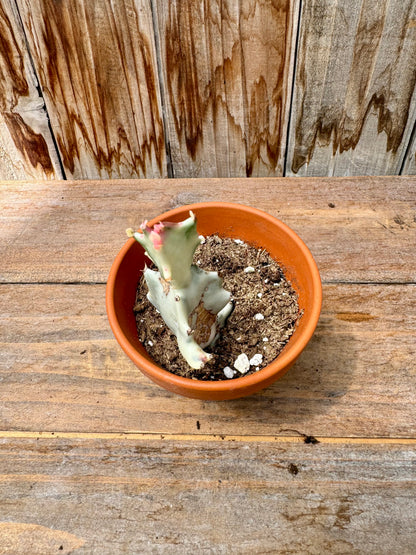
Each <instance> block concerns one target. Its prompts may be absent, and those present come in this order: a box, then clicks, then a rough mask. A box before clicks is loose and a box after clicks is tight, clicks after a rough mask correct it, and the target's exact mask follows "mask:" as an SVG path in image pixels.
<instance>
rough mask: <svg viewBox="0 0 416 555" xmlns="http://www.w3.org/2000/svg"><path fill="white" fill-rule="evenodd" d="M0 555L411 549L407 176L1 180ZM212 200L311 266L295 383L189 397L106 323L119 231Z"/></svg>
mask: <svg viewBox="0 0 416 555" xmlns="http://www.w3.org/2000/svg"><path fill="white" fill-rule="evenodd" d="M0 199H1V200H0V206H1V212H0V230H1V243H0V250H1V266H0V268H1V277H0V280H1V285H0V291H1V296H0V304H1V309H0V318H1V352H0V372H1V373H0V430H1V432H0V479H1V494H0V521H1V522H0V554H3V553H7V554H13V555H14V554H16V553H25V554H32V555H34V554H41V555H45V554H49V553H56V554H57V553H76V554H82V553H85V554H91V553H93V554H100V555H101V554H107V553H108V554H116V553H129V554H130V553H169V554H176V553H178V554H183V553H191V554H194V553H224V554H225V553H245V554H250V555H251V554H257V553H302V554H304V553H314V554H322V553H348V554H351V553H366V554H372V553H374V554H381V553H386V554H392V553H398V554H399V553H400V554H401V555H402V554H407V553H408V554H410V553H412V554H413V553H414V552H415V545H416V527H415V516H416V495H415V494H416V404H415V401H416V388H415V385H416V384H415V376H416V363H415V352H416V342H415V319H416V315H415V304H416V290H415V282H416V257H415V247H416V221H415V220H416V216H415V215H416V210H415V208H416V179H415V178H410V177H386V178H342V179H340V178H338V179H336V178H325V179H321V178H315V179H288V178H286V179H275V178H270V179H251V180H243V179H241V180H240V179H229V180H215V179H210V180H197V181H194V180H182V179H181V180H170V181H166V180H149V181H84V182H68V181H59V182H30V183H19V182H3V183H1V184H0ZM214 199H221V200H227V201H234V202H242V203H245V204H251V205H253V206H256V207H258V208H261V209H264V210H266V211H268V212H269V213H271V214H273V215H275V216H277V217H280V218H281V219H282V220H283V221H285V222H286V223H287V224H289V225H290V226H291V227H292V228H293V229H294V230H295V231H297V232H298V233H299V235H300V236H301V237H302V238H303V239H304V240H305V242H306V243H307V244H308V246H309V247H310V249H311V251H312V253H313V254H314V256H315V259H316V261H317V263H318V266H319V268H320V271H321V275H322V280H323V285H324V304H323V311H322V315H321V319H320V323H319V325H318V328H317V331H316V333H315V335H314V337H313V339H312V341H311V343H310V344H309V346H308V347H307V349H306V351H305V352H304V353H303V355H302V356H301V358H300V360H299V361H298V362H297V363H296V365H295V366H294V367H293V368H292V370H291V371H290V372H289V373H288V374H287V375H286V376H285V377H284V378H282V379H281V380H280V381H278V382H276V383H275V384H274V385H273V386H272V387H270V388H268V389H267V390H265V391H263V392H262V393H259V394H257V395H255V396H253V397H250V398H246V399H242V400H237V401H231V402H202V401H197V400H191V399H186V398H182V397H178V396H175V395H173V394H170V393H168V392H166V391H164V390H162V389H160V388H159V387H157V386H156V385H154V384H153V383H152V382H150V381H149V380H148V379H147V378H145V377H144V376H142V375H141V374H140V373H139V371H138V370H137V369H136V367H135V366H134V365H133V364H132V363H131V362H130V360H129V359H128V358H127V357H126V356H125V355H124V353H123V352H122V351H121V349H120V348H119V346H118V344H117V343H116V341H115V339H114V338H113V335H112V333H111V331H110V329H109V325H108V323H107V317H106V313H105V306H104V292H105V283H106V279H107V275H108V271H109V268H110V265H111V263H112V260H113V258H114V257H115V255H116V253H117V252H118V250H119V249H120V247H121V246H122V244H123V243H124V241H125V235H124V230H125V228H127V227H129V226H133V227H134V226H138V225H139V224H140V222H141V220H142V219H143V218H144V217H150V216H155V215H157V214H159V213H161V212H162V211H164V210H166V209H169V208H172V207H174V206H177V205H181V204H185V203H190V202H195V201H205V200H214Z"/></svg>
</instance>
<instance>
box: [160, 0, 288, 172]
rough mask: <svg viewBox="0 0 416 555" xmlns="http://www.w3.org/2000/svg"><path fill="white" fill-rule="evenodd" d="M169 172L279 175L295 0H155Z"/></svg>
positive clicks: (282, 156) (281, 164) (283, 145)
mask: <svg viewBox="0 0 416 555" xmlns="http://www.w3.org/2000/svg"><path fill="white" fill-rule="evenodd" d="M154 4H155V8H156V13H157V20H158V30H159V31H158V32H159V41H160V56H161V65H162V69H163V82H164V84H163V88H164V91H165V103H166V108H167V128H168V131H167V132H168V135H169V142H170V149H171V154H172V163H173V171H174V175H175V176H177V177H223V176H243V175H247V176H259V175H282V174H283V161H284V155H285V150H286V131H287V123H288V115H289V103H290V91H291V84H292V68H293V64H292V60H293V56H294V43H295V37H296V28H297V27H296V26H297V17H298V5H299V3H298V2H297V1H295V2H289V1H288V0H277V1H273V2H265V1H263V0H250V1H249V2H243V3H240V2H233V1H231V0H226V1H221V2H219V1H218V0H216V1H214V2H202V1H199V2H193V1H190V0H185V1H179V0H178V1H176V0H175V1H172V2H169V5H168V7H167V6H166V5H165V2H163V0H156V1H155V3H154Z"/></svg>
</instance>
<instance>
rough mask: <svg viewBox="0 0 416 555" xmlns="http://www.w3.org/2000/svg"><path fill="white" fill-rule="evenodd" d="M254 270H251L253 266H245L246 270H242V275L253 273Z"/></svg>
mask: <svg viewBox="0 0 416 555" xmlns="http://www.w3.org/2000/svg"><path fill="white" fill-rule="evenodd" d="M255 271H256V270H255V269H254V268H253V266H247V268H244V273H245V274H252V273H254V272H255Z"/></svg>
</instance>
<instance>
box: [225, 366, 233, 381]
mask: <svg viewBox="0 0 416 555" xmlns="http://www.w3.org/2000/svg"><path fill="white" fill-rule="evenodd" d="M224 374H225V377H226V378H234V370H233V369H232V368H230V367H229V366H226V367H225V368H224Z"/></svg>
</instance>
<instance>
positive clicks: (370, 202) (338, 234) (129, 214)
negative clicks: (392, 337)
mask: <svg viewBox="0 0 416 555" xmlns="http://www.w3.org/2000/svg"><path fill="white" fill-rule="evenodd" d="M217 199H222V200H228V201H234V202H242V203H243V204H251V205H253V206H256V207H258V208H261V209H264V210H266V211H267V212H269V213H270V214H272V215H274V216H277V217H278V218H280V219H282V220H283V221H284V222H286V223H287V224H288V225H290V226H291V227H293V229H294V230H295V231H297V232H298V233H299V235H300V236H301V237H302V238H303V239H304V241H305V242H306V243H307V245H308V246H309V248H310V249H311V251H312V254H313V255H314V256H315V258H316V260H317V263H318V266H319V268H320V271H321V275H322V278H323V279H324V281H326V282H334V281H335V282H381V283H385V282H390V283H408V282H410V283H414V282H415V280H416V260H415V256H414V253H415V246H416V237H415V230H416V221H415V213H416V181H415V179H414V178H412V177H408V178H401V177H396V178H394V177H385V178H382V179H380V178H378V179H374V178H370V177H368V178H359V179H358V178H351V179H343V180H336V179H325V180H320V179H305V180H299V179H296V178H293V179H288V178H286V179H278V178H276V179H259V180H256V181H252V182H251V185H250V187H247V186H246V180H245V179H243V178H242V179H233V180H225V181H224V180H219V179H213V180H180V179H177V180H157V181H147V180H142V181H122V182H120V181H111V182H106V181H103V182H95V183H92V182H77V183H66V182H55V183H43V182H37V183H35V182H33V183H27V184H23V185H22V184H18V183H13V182H10V183H3V184H2V188H1V189H0V206H1V208H2V209H1V210H0V233H1V234H2V237H3V240H2V242H1V243H0V256H1V260H2V266H1V270H0V281H1V282H33V283H37V282H80V281H82V282H101V283H104V282H106V280H107V276H108V272H109V269H110V266H111V263H112V260H113V259H114V257H115V255H116V254H117V252H118V250H119V249H120V248H121V246H122V245H123V243H124V242H125V233H124V230H125V229H126V228H127V227H138V226H139V225H140V223H141V222H142V220H143V219H144V218H149V217H153V216H156V215H158V214H160V213H161V212H163V211H164V210H167V209H169V208H172V207H174V206H178V205H181V204H186V203H190V202H198V201H209V200H217ZM63 253H65V255H64V256H63Z"/></svg>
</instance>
